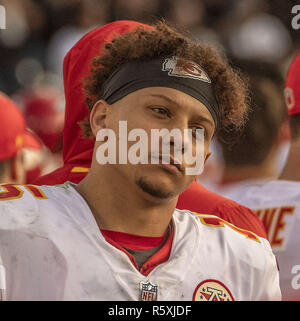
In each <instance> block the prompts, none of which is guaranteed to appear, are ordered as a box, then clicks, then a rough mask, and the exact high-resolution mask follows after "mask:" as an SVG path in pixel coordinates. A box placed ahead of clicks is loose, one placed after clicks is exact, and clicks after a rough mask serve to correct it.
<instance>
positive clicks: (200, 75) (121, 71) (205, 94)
mask: <svg viewBox="0 0 300 321" xmlns="http://www.w3.org/2000/svg"><path fill="white" fill-rule="evenodd" d="M146 87H169V88H174V89H177V90H180V91H182V92H184V93H186V94H188V95H190V96H192V97H194V98H196V99H197V100H199V101H200V102H201V103H203V104H204V105H205V107H206V108H207V109H208V110H209V111H210V113H211V115H212V117H213V119H214V121H215V125H216V128H217V125H218V120H219V106H218V103H217V100H216V98H215V96H214V93H213V88H212V85H211V80H210V79H209V77H208V76H207V74H206V73H205V71H204V70H203V69H202V68H201V67H200V66H199V65H198V64H196V63H195V62H192V61H187V60H184V59H181V58H178V57H171V58H159V59H153V60H150V61H140V60H139V61H130V62H128V63H126V64H124V65H122V66H121V67H120V68H118V69H117V70H116V71H115V72H113V74H112V75H111V76H110V77H109V78H108V79H107V80H106V81H105V83H104V84H103V87H102V99H103V100H105V101H107V102H108V103H109V104H113V103H114V102H116V101H118V100H119V99H121V98H123V97H125V96H126V95H128V94H130V93H132V92H134V91H136V90H138V89H143V88H146Z"/></svg>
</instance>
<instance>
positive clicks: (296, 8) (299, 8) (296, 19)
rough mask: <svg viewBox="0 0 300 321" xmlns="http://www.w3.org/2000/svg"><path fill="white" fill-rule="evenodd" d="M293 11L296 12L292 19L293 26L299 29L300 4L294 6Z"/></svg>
mask: <svg viewBox="0 0 300 321" xmlns="http://www.w3.org/2000/svg"><path fill="white" fill-rule="evenodd" d="M292 13H293V14H296V15H295V16H294V17H293V19H292V22H291V24H292V28H293V29H294V30H298V29H299V28H300V5H296V6H293V8H292Z"/></svg>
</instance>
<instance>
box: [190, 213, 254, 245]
mask: <svg viewBox="0 0 300 321" xmlns="http://www.w3.org/2000/svg"><path fill="white" fill-rule="evenodd" d="M196 214H197V215H198V216H199V218H200V221H201V222H202V224H204V225H209V226H213V227H224V226H225V225H227V226H229V227H230V228H232V229H233V230H235V231H237V232H239V233H240V234H242V235H244V236H246V237H247V238H249V239H251V240H254V241H256V242H259V243H260V240H259V238H258V236H257V235H256V234H254V233H253V232H251V231H248V230H244V229H242V228H240V227H237V226H235V225H233V224H231V223H229V222H227V221H225V220H223V219H221V218H219V217H216V216H212V215H211V216H201V214H198V213H196Z"/></svg>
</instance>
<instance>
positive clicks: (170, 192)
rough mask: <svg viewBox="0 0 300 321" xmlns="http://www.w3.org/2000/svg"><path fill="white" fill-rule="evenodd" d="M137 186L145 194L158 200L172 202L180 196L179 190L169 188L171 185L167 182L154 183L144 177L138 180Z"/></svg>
mask: <svg viewBox="0 0 300 321" xmlns="http://www.w3.org/2000/svg"><path fill="white" fill-rule="evenodd" d="M136 184H137V186H138V187H139V188H140V189H141V190H142V191H143V192H145V193H146V194H148V195H149V196H152V197H153V198H156V199H158V200H170V199H173V198H175V197H177V196H178V192H177V190H176V191H175V190H174V189H173V188H172V187H171V186H168V185H169V184H168V183H166V182H159V180H158V181H156V182H155V183H153V182H151V180H150V179H148V178H147V177H145V176H142V177H139V178H138V179H136Z"/></svg>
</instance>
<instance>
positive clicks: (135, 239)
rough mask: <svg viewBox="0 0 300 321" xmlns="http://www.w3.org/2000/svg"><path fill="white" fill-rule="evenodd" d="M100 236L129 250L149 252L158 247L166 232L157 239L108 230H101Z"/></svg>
mask: <svg viewBox="0 0 300 321" xmlns="http://www.w3.org/2000/svg"><path fill="white" fill-rule="evenodd" d="M101 232H102V234H103V235H105V236H107V237H109V238H110V239H112V240H114V241H115V242H117V243H118V244H120V245H121V246H124V247H127V248H129V249H131V250H149V249H152V248H154V247H156V246H158V245H160V244H161V243H162V242H163V240H164V238H165V237H166V234H167V232H166V233H165V234H164V235H162V236H159V237H152V236H140V235H134V234H128V233H122V232H115V231H109V230H101Z"/></svg>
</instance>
